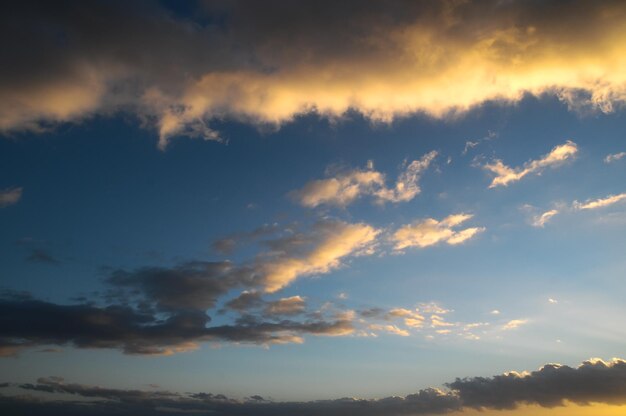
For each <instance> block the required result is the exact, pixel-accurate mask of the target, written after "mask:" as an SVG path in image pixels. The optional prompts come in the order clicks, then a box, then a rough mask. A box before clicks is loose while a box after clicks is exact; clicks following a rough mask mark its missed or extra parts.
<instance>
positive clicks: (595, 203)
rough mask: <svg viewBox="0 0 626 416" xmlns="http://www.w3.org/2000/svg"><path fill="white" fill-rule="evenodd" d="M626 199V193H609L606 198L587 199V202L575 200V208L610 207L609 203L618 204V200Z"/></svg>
mask: <svg viewBox="0 0 626 416" xmlns="http://www.w3.org/2000/svg"><path fill="white" fill-rule="evenodd" d="M624 200H626V193H623V194H618V195H609V196H607V197H606V198H600V199H593V200H587V201H585V202H578V201H574V204H573V206H574V209H581V210H586V209H599V208H604V207H608V206H609V205H613V204H617V203H618V202H621V201H624Z"/></svg>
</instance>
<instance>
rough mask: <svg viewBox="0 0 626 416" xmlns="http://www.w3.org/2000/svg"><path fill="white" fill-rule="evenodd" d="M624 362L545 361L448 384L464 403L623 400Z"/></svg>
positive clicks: (554, 403) (498, 404) (558, 403)
mask: <svg viewBox="0 0 626 416" xmlns="http://www.w3.org/2000/svg"><path fill="white" fill-rule="evenodd" d="M625 381H626V362H625V361H623V360H620V359H614V360H613V361H610V362H604V361H602V360H598V359H594V360H589V361H584V362H583V363H582V364H581V365H580V366H579V367H577V368H572V367H568V366H565V365H560V364H546V365H545V366H543V367H542V368H541V369H539V370H537V371H533V372H530V373H526V374H520V373H516V372H511V373H506V374H503V375H500V376H494V377H490V378H485V377H475V378H469V379H457V380H456V381H454V382H452V383H449V384H448V385H447V386H448V387H449V388H451V389H453V390H454V391H456V392H457V394H458V396H459V398H460V400H461V401H462V402H463V404H464V405H465V406H467V407H475V408H495V409H513V408H515V407H517V406H518V405H520V404H522V403H525V404H537V405H540V406H544V407H555V406H563V405H564V401H566V400H567V401H569V402H573V403H577V404H582V405H587V404H590V403H591V402H598V403H608V404H623V403H626V399H625V397H626V382H625Z"/></svg>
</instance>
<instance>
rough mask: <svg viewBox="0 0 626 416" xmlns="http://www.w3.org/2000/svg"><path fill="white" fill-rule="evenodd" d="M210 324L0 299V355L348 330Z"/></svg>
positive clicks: (161, 347)
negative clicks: (65, 347)
mask: <svg viewBox="0 0 626 416" xmlns="http://www.w3.org/2000/svg"><path fill="white" fill-rule="evenodd" d="M210 320H211V319H210V317H209V316H208V315H207V314H206V313H204V312H202V311H198V310H178V311H176V312H171V313H169V314H167V315H163V314H162V313H159V314H151V313H144V312H141V311H138V310H136V309H133V308H131V307H128V306H119V305H113V306H106V307H97V306H93V305H85V304H80V305H58V304H54V303H49V302H44V301H40V300H34V299H23V298H9V299H2V300H0V355H3V356H10V355H15V354H17V353H19V351H21V350H22V349H24V348H30V347H37V346H48V345H72V346H74V347H77V348H113V349H120V350H122V351H123V352H124V353H126V354H173V353H176V352H183V351H189V350H193V349H196V348H197V347H198V345H197V343H199V342H206V341H228V342H242V343H255V344H275V343H290V342H298V343H300V342H302V341H303V340H302V336H303V335H306V334H311V335H329V336H335V335H346V334H349V333H351V332H352V331H353V327H352V323H351V322H350V321H348V320H334V321H323V320H306V321H293V320H281V321H272V322H266V321H263V320H262V319H260V318H257V317H249V318H248V319H241V320H239V321H237V322H235V323H234V324H230V325H220V326H212V327H211V326H208V324H209V322H210Z"/></svg>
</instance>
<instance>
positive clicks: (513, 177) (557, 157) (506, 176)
mask: <svg viewBox="0 0 626 416" xmlns="http://www.w3.org/2000/svg"><path fill="white" fill-rule="evenodd" d="M576 153H578V146H577V145H576V143H574V142H572V141H571V140H568V141H567V142H565V143H564V144H561V145H558V146H556V147H555V148H554V149H552V151H551V152H550V153H548V154H547V155H545V156H543V157H541V158H540V159H537V160H531V161H529V162H527V163H525V164H524V165H523V166H522V167H517V168H511V167H509V166H507V165H505V164H504V163H503V162H502V161H501V160H499V159H496V160H494V161H493V162H491V163H487V164H486V165H484V166H483V167H484V168H485V169H486V170H488V171H490V172H492V173H495V174H496V176H495V178H493V180H492V181H491V184H490V185H489V188H495V187H497V186H508V185H509V184H510V183H512V182H517V181H519V180H520V179H522V178H523V177H525V176H526V175H529V174H531V173H535V174H538V173H541V171H542V170H543V169H545V168H547V167H554V166H559V165H561V164H562V163H564V162H565V161H567V160H570V159H573V158H574V156H575V155H576Z"/></svg>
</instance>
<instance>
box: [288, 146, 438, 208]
mask: <svg viewBox="0 0 626 416" xmlns="http://www.w3.org/2000/svg"><path fill="white" fill-rule="evenodd" d="M436 156H437V152H435V151H432V152H430V153H427V154H425V155H424V156H423V157H422V158H421V159H419V160H414V161H412V162H411V163H409V164H408V165H407V166H406V167H405V168H404V171H403V172H402V173H401V174H400V176H398V179H397V181H396V184H395V186H394V187H393V188H387V186H386V184H385V175H384V174H382V173H381V172H378V171H376V170H374V169H373V165H372V164H371V163H370V165H369V166H368V168H367V169H364V170H361V169H354V170H351V171H347V172H341V173H339V174H337V175H336V176H334V177H330V178H328V179H319V180H314V181H311V182H309V183H307V184H306V185H305V186H304V187H303V188H302V189H299V190H296V191H293V192H291V194H290V195H291V196H292V197H293V198H294V199H295V200H296V201H297V202H298V203H299V204H300V205H302V206H305V207H309V208H315V207H317V206H319V205H335V206H340V207H345V206H347V205H349V204H351V203H352V202H354V201H355V200H356V199H358V198H359V197H362V196H365V195H369V196H372V197H373V198H374V201H375V202H377V203H381V204H382V203H385V202H407V201H410V200H412V199H413V198H414V197H415V196H416V195H417V194H419V193H420V187H419V184H418V182H419V179H420V176H421V174H422V172H423V171H425V170H426V169H428V166H429V165H430V164H431V162H432V161H433V159H434V158H435V157H436Z"/></svg>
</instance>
